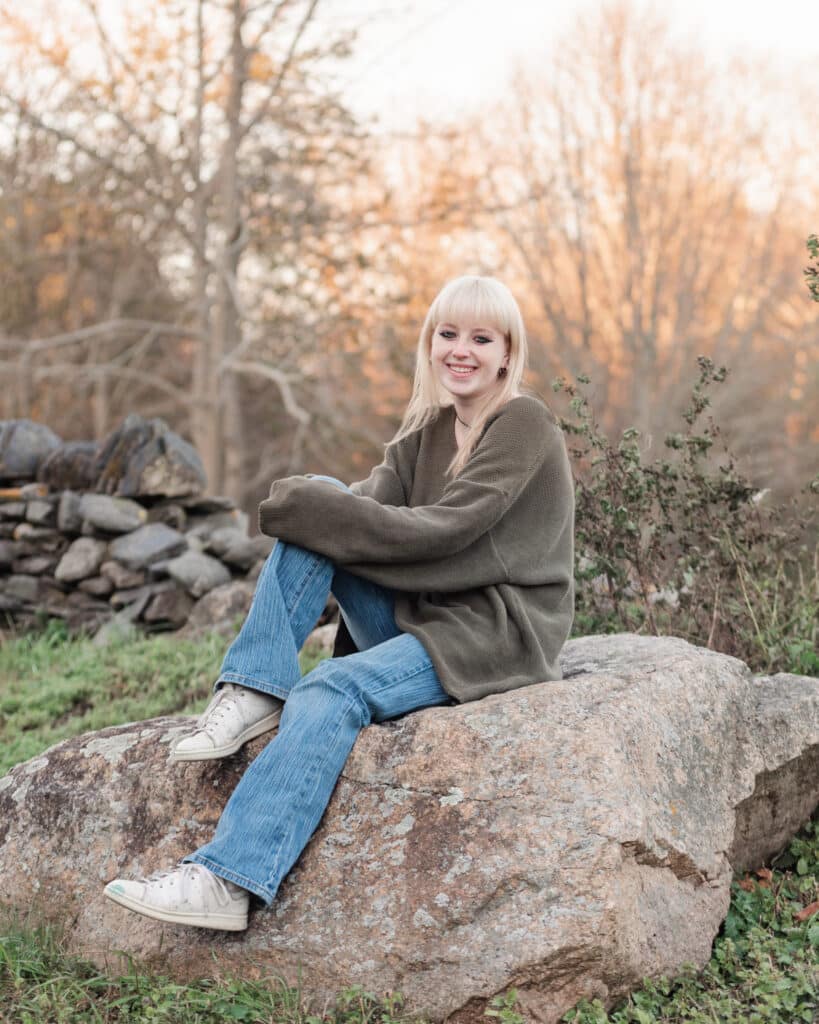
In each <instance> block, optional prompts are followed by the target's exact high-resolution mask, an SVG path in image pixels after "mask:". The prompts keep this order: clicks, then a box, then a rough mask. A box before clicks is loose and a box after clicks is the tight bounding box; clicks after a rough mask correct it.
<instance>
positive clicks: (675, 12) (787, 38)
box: [325, 0, 819, 130]
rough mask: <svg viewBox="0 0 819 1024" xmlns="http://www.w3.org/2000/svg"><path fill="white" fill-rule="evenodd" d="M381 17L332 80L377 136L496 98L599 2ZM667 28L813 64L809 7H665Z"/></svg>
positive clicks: (366, 5) (815, 35)
mask: <svg viewBox="0 0 819 1024" xmlns="http://www.w3.org/2000/svg"><path fill="white" fill-rule="evenodd" d="M334 5H335V7H336V9H337V10H340V9H341V8H342V7H344V8H346V9H347V10H349V11H351V12H356V11H358V12H367V11H368V10H369V11H372V10H373V8H376V7H377V8H379V9H382V7H383V6H384V4H383V0H382V2H381V3H376V2H375V0H369V2H368V0H327V5H326V6H325V11H327V10H328V9H332V8H333V7H334ZM387 6H388V7H389V8H390V11H391V13H390V16H389V17H388V18H385V19H381V21H380V22H379V23H378V24H377V25H374V26H372V27H371V28H368V29H367V30H366V31H365V32H363V33H362V34H361V36H360V38H359V46H358V50H359V52H358V55H357V56H356V58H354V59H353V60H351V61H349V62H347V63H346V65H345V68H344V71H343V73H342V75H341V77H342V78H343V79H344V80H346V81H347V82H348V83H349V84H348V85H347V87H346V90H345V95H346V96H347V99H348V102H349V103H350V105H351V106H352V107H353V109H354V110H357V111H358V112H360V113H362V114H365V115H367V114H377V115H378V117H379V123H380V124H381V125H382V127H383V128H385V129H392V130H395V129H400V128H406V127H409V126H411V124H412V123H413V121H414V119H415V116H416V115H417V114H420V113H423V114H424V115H425V116H427V117H434V118H436V119H437V118H438V117H447V116H450V115H452V114H454V113H456V112H457V110H458V109H460V108H463V107H465V106H474V105H476V104H480V102H481V101H482V100H488V99H491V97H492V96H493V94H497V92H498V91H500V90H502V89H503V83H504V81H505V79H506V76H507V73H508V71H509V69H510V66H511V65H512V64H513V63H514V61H515V60H516V59H517V58H518V57H523V58H524V59H526V58H527V57H531V56H532V55H534V54H537V53H541V54H542V53H544V52H548V50H549V47H550V45H551V44H552V42H553V41H554V39H555V38H556V37H557V36H559V35H560V34H561V32H562V31H563V30H564V29H565V28H566V27H567V26H569V25H571V23H572V21H573V19H574V17H575V16H576V15H577V13H578V12H580V11H584V10H587V9H592V10H593V9H595V8H599V7H600V6H601V0H412V3H408V2H401V0H392V2H391V3H389V2H388V3H387ZM662 10H664V11H665V12H667V14H668V16H669V19H670V20H671V22H672V24H673V25H674V26H675V28H676V29H677V30H678V31H679V32H680V34H681V35H682V36H684V37H688V38H691V39H694V40H698V41H700V43H701V44H702V46H703V50H704V51H705V52H706V53H709V52H710V53H713V54H715V55H728V54H733V53H744V54H746V55H750V54H751V53H754V52H755V53H756V54H762V55H764V56H765V57H766V59H770V60H772V61H780V60H781V61H783V62H785V61H792V60H793V59H794V58H796V59H800V58H807V57H810V56H813V57H814V58H816V57H819V31H817V22H816V14H817V8H816V4H815V2H814V3H808V2H806V0H775V2H761V0H664V2H663V4H662Z"/></svg>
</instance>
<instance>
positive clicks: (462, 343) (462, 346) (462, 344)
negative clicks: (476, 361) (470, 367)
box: [452, 334, 469, 358]
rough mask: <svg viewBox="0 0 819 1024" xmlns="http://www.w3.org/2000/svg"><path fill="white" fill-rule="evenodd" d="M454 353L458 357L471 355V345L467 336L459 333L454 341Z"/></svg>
mask: <svg viewBox="0 0 819 1024" xmlns="http://www.w3.org/2000/svg"><path fill="white" fill-rule="evenodd" d="M452 354H453V355H454V356H456V357H458V358H461V357H466V356H468V355H469V345H468V344H467V339H466V336H465V335H463V334H458V335H457V337H456V338H455V340H454V341H453V343H452Z"/></svg>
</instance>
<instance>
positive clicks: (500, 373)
mask: <svg viewBox="0 0 819 1024" xmlns="http://www.w3.org/2000/svg"><path fill="white" fill-rule="evenodd" d="M508 372H509V371H508V370H507V369H506V367H505V366H502V367H501V368H500V369H499V370H498V376H499V377H505V376H506V374H507V373H508Z"/></svg>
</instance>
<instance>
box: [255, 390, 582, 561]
mask: <svg viewBox="0 0 819 1024" xmlns="http://www.w3.org/2000/svg"><path fill="white" fill-rule="evenodd" d="M556 446H560V447H561V449H562V446H563V436H562V433H561V431H560V429H559V428H558V427H556V426H555V425H554V423H553V421H552V420H551V417H550V414H549V412H548V410H547V409H546V407H545V406H541V405H540V404H539V403H535V402H519V403H514V404H513V405H511V406H509V407H508V408H507V409H505V410H504V411H503V412H502V413H501V414H500V415H499V416H498V417H497V418H496V419H494V420H493V421H492V422H491V423H490V425H489V427H488V428H487V430H486V432H485V434H484V435H483V438H482V439H481V441H480V443H479V444H478V446H477V448H476V449H475V451H474V452H473V454H472V457H471V458H470V460H469V462H468V463H467V465H466V466H465V467H464V469H463V471H462V472H461V474H460V475H459V476H457V477H456V478H455V479H454V480H450V481H449V482H448V483H447V485H446V488H445V489H444V493H443V494H442V496H441V499H440V501H438V502H437V503H436V504H435V505H423V506H419V507H416V508H408V507H396V506H391V505H381V504H379V503H378V501H376V500H374V499H372V498H370V497H367V496H365V495H363V494H355V493H351V492H349V491H342V490H340V489H339V488H337V487H335V486H333V485H332V484H328V483H327V482H326V481H321V480H310V479H308V478H306V477H303V476H295V477H287V478H285V479H283V480H277V481H275V482H274V484H273V485H272V487H271V490H270V497H269V498H268V499H267V500H266V501H263V502H262V503H261V505H260V507H259V527H260V529H261V531H262V532H263V533H267V534H269V535H270V536H273V537H278V538H280V539H282V540H285V541H288V542H290V543H294V544H298V545H300V546H302V547H308V548H310V549H311V550H314V551H318V552H319V553H321V554H324V555H327V556H328V557H330V558H332V559H333V560H334V561H336V562H337V563H338V564H340V565H345V564H351V563H379V562H388V563H391V564H395V563H411V562H427V563H429V562H430V561H434V560H435V559H439V558H447V557H449V556H451V555H453V554H454V553H457V552H458V551H462V550H464V549H465V548H467V547H469V546H470V545H472V544H474V543H475V542H476V541H477V540H478V539H479V538H480V537H482V536H483V535H484V534H485V533H487V532H488V531H489V530H491V528H492V527H493V526H494V525H495V524H496V523H497V522H498V521H499V519H500V518H501V517H502V516H503V515H504V513H505V512H506V510H507V509H508V508H509V506H510V505H511V504H512V503H513V502H514V501H515V499H516V498H517V497H518V495H519V494H520V492H521V491H522V490H523V488H524V487H525V486H526V484H527V483H528V482H529V481H530V480H531V478H532V476H533V475H534V474H535V472H536V471H537V469H538V467H539V466H541V465H542V463H543V462H544V460H545V459H547V458H548V457H549V454H550V452H552V453H554V452H555V449H556ZM377 468H380V467H377Z"/></svg>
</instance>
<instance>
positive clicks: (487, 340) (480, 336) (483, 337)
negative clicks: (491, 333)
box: [475, 334, 493, 345]
mask: <svg viewBox="0 0 819 1024" xmlns="http://www.w3.org/2000/svg"><path fill="white" fill-rule="evenodd" d="M475 341H480V342H483V343H484V344H485V345H489V344H491V342H492V341H493V339H492V338H487V337H486V335H485V334H478V335H476V337H475Z"/></svg>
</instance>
